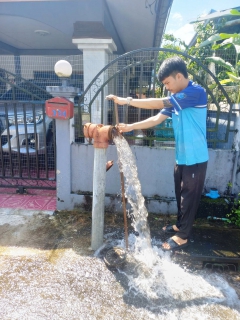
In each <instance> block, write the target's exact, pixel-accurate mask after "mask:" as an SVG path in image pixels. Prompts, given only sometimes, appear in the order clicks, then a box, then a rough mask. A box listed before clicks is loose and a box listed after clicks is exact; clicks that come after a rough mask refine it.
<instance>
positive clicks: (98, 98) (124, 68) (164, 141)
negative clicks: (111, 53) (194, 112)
mask: <svg viewBox="0 0 240 320" xmlns="http://www.w3.org/2000/svg"><path fill="white" fill-rule="evenodd" d="M174 55H178V56H180V57H182V58H183V59H184V60H185V62H186V64H187V67H188V72H189V77H190V79H191V80H193V81H194V82H197V83H199V84H200V85H202V86H203V87H204V88H205V89H206V92H207V95H208V113H207V141H208V147H209V148H224V149H231V148H232V145H233V137H234V128H235V116H236V115H235V114H234V113H232V101H234V100H231V98H232V97H231V95H230V94H229V90H228V92H227V90H225V87H223V86H222V85H221V84H220V82H219V80H218V78H217V77H216V75H217V74H219V72H221V70H220V69H221V67H217V66H215V67H214V68H213V67H212V66H211V65H209V62H207V61H205V60H204V57H202V60H201V61H200V60H199V59H196V58H194V57H192V56H189V55H187V54H186V53H184V52H179V51H175V50H170V49H160V48H149V49H141V50H136V51H133V52H130V53H128V54H125V55H122V56H119V57H117V58H115V59H114V60H113V61H111V62H110V63H109V64H108V65H107V66H106V67H105V68H104V69H103V70H102V71H101V72H99V73H98V74H97V75H96V77H95V78H94V79H93V80H92V82H91V83H90V85H89V86H88V88H86V90H85V91H84V93H83V95H82V96H81V98H80V101H79V111H80V113H79V114H78V117H77V118H76V121H75V126H76V141H78V142H83V141H84V138H83V135H82V124H83V123H84V122H86V121H90V122H92V119H93V118H94V113H95V112H96V110H97V109H100V110H101V123H103V124H115V123H116V121H115V114H114V106H113V102H111V101H106V100H105V96H106V95H107V94H110V93H112V94H115V95H118V96H122V97H127V96H132V97H134V98H138V99H141V98H145V97H146V98H148V97H163V96H166V95H168V94H169V93H168V92H166V90H165V88H164V86H163V85H162V84H161V83H159V82H158V80H157V76H156V74H157V71H158V69H159V66H160V64H161V63H162V61H163V60H164V59H166V58H167V57H170V56H174ZM216 69H217V70H216ZM213 84H214V86H212V85H213ZM118 110H119V120H120V121H121V122H126V123H133V122H136V121H141V120H144V119H146V118H148V117H150V116H153V115H155V114H156V113H157V112H159V110H147V109H138V108H134V107H131V106H123V107H120V106H119V108H118ZM79 119H80V120H79ZM125 137H126V139H127V140H128V141H129V143H130V144H137V145H147V146H156V147H158V146H173V145H174V135H173V129H172V123H171V119H167V120H166V121H165V122H164V123H163V124H161V125H158V126H157V127H154V128H150V129H148V130H138V131H134V132H130V133H127V134H125Z"/></svg>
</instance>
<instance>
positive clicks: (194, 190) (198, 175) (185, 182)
mask: <svg viewBox="0 0 240 320" xmlns="http://www.w3.org/2000/svg"><path fill="white" fill-rule="evenodd" d="M182 167H183V168H182V181H181V205H180V209H181V214H180V215H179V219H180V221H179V223H180V224H179V231H178V232H177V233H176V236H177V237H179V238H181V239H188V237H189V235H190V232H191V230H192V225H193V222H194V219H195V215H196V213H197V209H198V206H199V202H200V199H201V195H202V191H203V186H204V181H205V176H206V170H207V162H203V163H198V164H195V165H192V166H182Z"/></svg>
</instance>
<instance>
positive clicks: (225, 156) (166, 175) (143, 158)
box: [71, 144, 240, 214]
mask: <svg viewBox="0 0 240 320" xmlns="http://www.w3.org/2000/svg"><path fill="white" fill-rule="evenodd" d="M131 149H132V152H133V153H134V155H135V157H136V164H137V168H138V177H139V180H140V183H141V186H142V194H143V196H144V197H145V198H146V207H147V209H148V211H149V212H155V213H160V212H161V213H163V214H167V213H170V214H175V213H176V201H175V194H174V181H173V167H174V163H175V161H174V159H175V149H174V148H149V147H141V146H131ZM209 157H210V159H209V163H208V169H207V176H206V180H205V191H204V192H206V191H209V189H210V188H211V187H215V188H217V189H218V190H219V192H220V193H224V191H225V190H226V188H227V184H228V182H229V181H231V179H232V169H233V163H234V160H235V153H234V151H231V150H213V149H209ZM107 158H108V160H114V166H113V167H112V168H111V169H110V170H109V171H108V172H107V181H106V207H107V208H108V209H110V210H115V211H122V208H121V198H120V197H119V195H121V184H120V174H119V170H118V165H117V152H116V147H115V145H110V146H109V147H108V149H107ZM93 161H94V148H93V146H92V145H78V144H74V145H72V193H73V194H71V197H72V205H73V207H74V206H79V205H81V203H82V202H84V201H85V200H84V196H82V194H83V193H85V192H92V184H93ZM239 179H240V178H239V177H237V179H236V183H237V184H238V186H239V185H240V183H239Z"/></svg>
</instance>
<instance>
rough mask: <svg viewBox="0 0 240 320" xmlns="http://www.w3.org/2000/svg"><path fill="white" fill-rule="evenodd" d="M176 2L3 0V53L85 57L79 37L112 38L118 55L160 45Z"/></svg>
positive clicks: (0, 46) (0, 26)
mask: <svg viewBox="0 0 240 320" xmlns="http://www.w3.org/2000/svg"><path fill="white" fill-rule="evenodd" d="M172 2H173V0H152V1H148V0H131V1H129V0H121V1H116V0H48V1H44V0H42V1H41V0H35V1H31V0H24V1H21V0H8V1H6V0H5V1H4V0H0V30H1V33H0V54H15V55H37V54H39V55H45V54H49V55H51V54H79V50H78V49H77V47H76V45H74V44H73V43H72V39H73V38H74V37H77V36H81V37H88V36H89V37H92V36H94V37H96V38H99V37H101V36H103V37H112V38H113V40H114V42H115V44H116V46H117V52H116V53H118V54H123V53H126V52H129V51H132V50H135V49H140V48H146V47H158V46H160V44H161V40H162V36H163V33H164V30H165V26H166V23H167V20H168V15H169V12H170V9H171V5H172ZM89 22H93V23H95V24H98V26H99V29H98V28H97V29H96V28H92V26H93V24H89ZM90 25H91V26H90ZM96 30H97V31H96Z"/></svg>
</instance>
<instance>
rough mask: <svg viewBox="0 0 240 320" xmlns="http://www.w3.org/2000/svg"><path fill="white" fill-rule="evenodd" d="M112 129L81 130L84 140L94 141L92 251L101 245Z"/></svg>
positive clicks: (91, 126) (88, 126) (88, 125)
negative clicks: (108, 150) (108, 148)
mask: <svg viewBox="0 0 240 320" xmlns="http://www.w3.org/2000/svg"><path fill="white" fill-rule="evenodd" d="M112 128H113V127H112V126H104V125H102V124H92V123H86V124H85V125H84V128H83V132H84V136H85V138H89V139H94V143H93V146H94V165H93V200H92V235H91V248H92V249H93V250H97V249H99V248H100V247H101V246H102V244H103V231H104V203H105V187H106V171H107V170H109V169H110V168H111V166H112V165H113V161H108V162H106V160H107V147H108V144H109V140H111V137H112Z"/></svg>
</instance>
